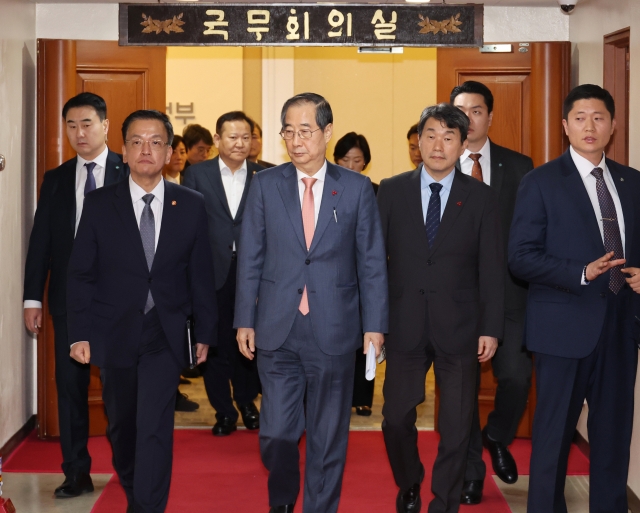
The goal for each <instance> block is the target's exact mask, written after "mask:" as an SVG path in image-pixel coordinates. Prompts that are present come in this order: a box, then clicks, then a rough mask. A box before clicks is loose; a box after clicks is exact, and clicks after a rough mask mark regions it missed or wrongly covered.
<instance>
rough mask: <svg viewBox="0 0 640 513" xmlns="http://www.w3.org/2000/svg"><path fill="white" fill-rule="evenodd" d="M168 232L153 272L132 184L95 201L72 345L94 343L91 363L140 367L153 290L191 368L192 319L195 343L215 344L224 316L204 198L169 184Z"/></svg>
mask: <svg viewBox="0 0 640 513" xmlns="http://www.w3.org/2000/svg"><path fill="white" fill-rule="evenodd" d="M164 185H165V195H164V203H163V211H162V225H161V228H160V236H159V239H158V245H157V248H156V253H155V256H154V259H153V265H152V267H151V270H149V269H148V267H147V261H146V258H145V255H144V249H143V247H142V239H141V237H140V229H139V228H138V224H137V221H136V217H135V213H134V210H133V203H132V201H131V192H130V190H129V182H128V180H125V181H122V182H120V183H118V184H115V185H111V186H109V187H104V188H102V189H98V190H96V191H95V192H93V193H91V194H89V195H88V196H87V197H86V199H85V203H84V211H83V213H82V219H81V220H80V226H79V227H78V233H77V236H76V241H75V244H74V246H73V251H72V253H71V259H70V261H69V273H68V274H69V277H68V297H67V303H68V307H67V308H68V314H67V315H68V327H69V342H70V343H71V344H73V343H74V342H78V341H81V340H88V341H89V344H90V346H91V363H94V364H96V365H98V366H99V367H106V368H125V367H130V366H132V365H134V364H135V363H136V362H137V357H138V345H139V343H140V337H141V334H142V323H143V319H144V314H143V310H144V306H145V303H146V300H147V294H148V292H149V290H151V294H152V296H153V300H154V303H155V307H156V308H157V310H158V314H159V316H160V322H161V324H162V328H163V329H164V332H165V335H166V337H167V339H168V340H169V344H170V345H171V349H172V351H173V353H174V355H175V356H176V358H177V359H178V361H179V362H180V363H181V364H182V365H183V366H186V361H187V360H186V357H187V352H186V350H187V341H186V331H185V322H186V319H187V316H189V315H193V316H194V318H195V331H196V340H198V342H200V343H202V344H208V345H215V344H216V336H217V335H216V333H217V320H218V311H217V308H216V294H215V288H214V280H213V264H212V258H211V247H210V245H209V240H208V237H207V214H206V211H205V207H204V199H203V197H202V195H201V194H199V193H197V192H194V191H191V190H189V189H187V188H185V187H182V186H180V185H177V184H174V183H171V182H167V181H165V184H164Z"/></svg>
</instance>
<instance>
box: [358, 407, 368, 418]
mask: <svg viewBox="0 0 640 513" xmlns="http://www.w3.org/2000/svg"><path fill="white" fill-rule="evenodd" d="M356 415H360V416H361V417H371V408H369V407H368V406H356Z"/></svg>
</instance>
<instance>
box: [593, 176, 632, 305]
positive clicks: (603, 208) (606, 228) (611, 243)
mask: <svg viewBox="0 0 640 513" xmlns="http://www.w3.org/2000/svg"><path fill="white" fill-rule="evenodd" d="M591 174H592V175H593V176H595V177H596V190H597V191H598V203H600V215H601V216H602V233H603V235H604V250H605V251H606V252H607V253H609V252H611V251H613V253H614V254H613V259H614V260H617V259H619V258H624V251H623V249H622V237H621V236H620V226H619V225H618V214H617V212H616V206H615V203H614V202H613V198H612V197H611V193H610V192H609V189H608V187H607V184H606V183H605V182H604V177H603V176H602V169H601V168H599V167H597V168H595V169H594V170H593V171H591ZM624 283H625V281H624V274H622V271H621V270H620V266H618V267H614V268H613V269H611V270H610V271H609V289H610V290H611V292H613V293H614V294H617V293H618V292H620V289H621V288H622V286H623V285H624Z"/></svg>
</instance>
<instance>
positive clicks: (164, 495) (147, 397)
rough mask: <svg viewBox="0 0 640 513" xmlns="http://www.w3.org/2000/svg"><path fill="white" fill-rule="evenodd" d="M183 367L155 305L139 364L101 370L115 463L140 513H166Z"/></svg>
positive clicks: (145, 328)
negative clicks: (174, 419) (175, 420)
mask: <svg viewBox="0 0 640 513" xmlns="http://www.w3.org/2000/svg"><path fill="white" fill-rule="evenodd" d="M181 368H182V365H181V364H180V362H178V361H177V359H176V358H175V356H174V354H173V352H172V351H171V348H170V347H169V341H168V340H167V337H166V336H165V334H164V330H163V329H162V326H161V325H160V319H159V317H158V312H157V310H156V309H155V308H153V309H151V310H150V311H149V312H148V313H147V314H146V315H145V319H144V324H143V329H142V337H141V340H140V346H139V350H138V362H137V363H136V365H134V366H133V367H129V368H126V369H119V368H118V369H115V368H103V369H101V371H100V376H101V377H102V386H103V389H102V398H103V399H104V404H105V408H106V410H107V418H108V420H109V425H108V428H107V436H108V438H109V440H110V442H111V446H112V449H113V465H114V468H115V469H116V472H117V473H118V477H119V478H120V483H121V484H122V487H123V488H124V491H125V493H126V495H127V501H128V503H129V506H133V508H134V511H135V513H162V512H164V510H165V508H166V506H167V499H168V497H169V485H170V483H171V464H172V461H173V418H174V412H175V401H176V388H177V386H178V381H179V379H180V370H181Z"/></svg>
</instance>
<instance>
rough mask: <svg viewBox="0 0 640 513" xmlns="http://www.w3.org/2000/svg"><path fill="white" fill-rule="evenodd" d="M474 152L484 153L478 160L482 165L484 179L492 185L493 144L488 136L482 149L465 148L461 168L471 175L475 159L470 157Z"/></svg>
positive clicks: (461, 158) (461, 157)
mask: <svg viewBox="0 0 640 513" xmlns="http://www.w3.org/2000/svg"><path fill="white" fill-rule="evenodd" d="M472 153H479V154H480V155H482V156H481V157H480V159H479V160H478V162H480V166H481V167H482V181H483V182H484V183H486V184H487V185H491V144H490V143H489V138H488V137H487V140H486V142H485V143H484V146H483V147H482V148H480V151H469V148H467V149H466V150H464V153H463V154H462V155H461V156H460V170H461V171H462V172H463V173H464V174H465V175H469V176H471V170H472V168H473V160H472V159H470V158H469V155H471V154H472Z"/></svg>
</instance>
